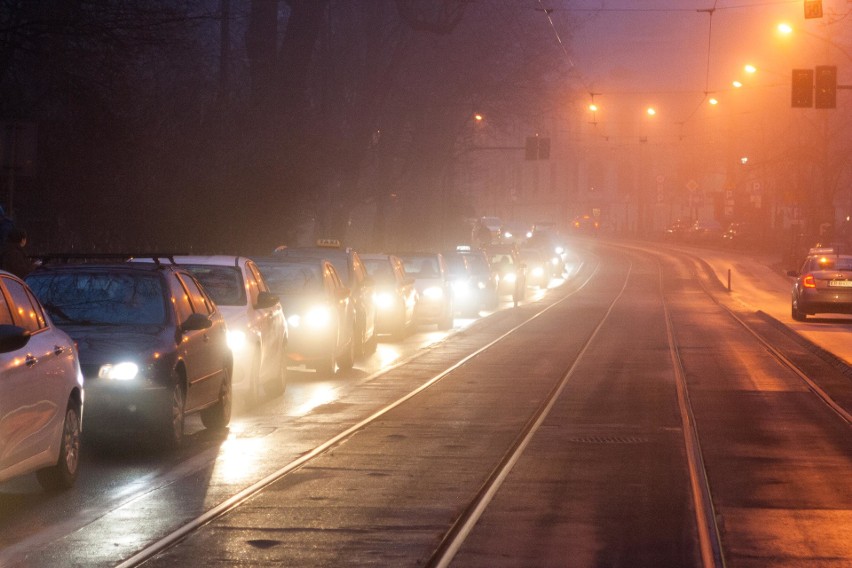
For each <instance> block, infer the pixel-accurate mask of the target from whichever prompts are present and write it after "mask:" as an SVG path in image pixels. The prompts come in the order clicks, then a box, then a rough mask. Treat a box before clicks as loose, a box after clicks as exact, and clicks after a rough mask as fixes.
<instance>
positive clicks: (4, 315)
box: [0, 276, 74, 469]
mask: <svg viewBox="0 0 852 568" xmlns="http://www.w3.org/2000/svg"><path fill="white" fill-rule="evenodd" d="M0 283H2V294H0V296H1V297H2V299H0V324H6V325H9V324H12V325H17V326H20V327H22V328H24V329H25V330H27V331H28V332H30V334H31V335H30V340H29V341H28V342H27V344H26V345H25V346H24V347H23V348H21V349H18V350H16V351H12V352H9V353H3V354H2V355H0V468H2V469H5V468H6V467H9V466H10V465H12V464H15V463H19V462H21V461H23V460H26V459H29V458H32V457H33V456H36V455H37V454H39V453H41V452H44V451H46V450H47V449H48V448H49V447H50V445H51V443H52V442H54V441H55V440H56V438H57V435H58V429H59V428H61V427H62V423H63V422H64V419H65V407H66V405H67V403H68V401H67V399H66V397H67V393H66V390H67V388H66V385H67V384H68V376H67V374H68V373H70V372H74V369H73V363H71V364H69V363H68V357H73V351H72V346H71V340H70V339H69V338H68V336H67V335H65V334H64V333H61V332H58V331H57V330H56V329H55V328H52V327H50V326H49V325H48V323H47V321H46V319H45V315H44V311H43V310H42V308H41V305H40V304H39V303H38V301H37V300H36V299H35V297H34V296H33V295H32V293H31V292H29V291H28V290H27V288H26V286H25V285H24V284H23V283H22V282H20V281H19V280H17V279H14V278H10V277H6V276H3V277H2V278H0Z"/></svg>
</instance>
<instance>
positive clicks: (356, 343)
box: [352, 325, 367, 357]
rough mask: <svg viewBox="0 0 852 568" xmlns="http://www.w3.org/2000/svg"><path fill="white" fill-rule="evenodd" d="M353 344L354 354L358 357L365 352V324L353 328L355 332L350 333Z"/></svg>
mask: <svg viewBox="0 0 852 568" xmlns="http://www.w3.org/2000/svg"><path fill="white" fill-rule="evenodd" d="M352 342H353V346H352V349H353V350H354V353H355V356H356V357H360V356H361V355H364V354H366V353H367V326H366V325H362V326H360V327H358V329H356V330H355V333H354V334H353V335H352Z"/></svg>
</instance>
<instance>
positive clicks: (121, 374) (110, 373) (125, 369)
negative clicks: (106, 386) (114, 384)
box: [98, 363, 139, 381]
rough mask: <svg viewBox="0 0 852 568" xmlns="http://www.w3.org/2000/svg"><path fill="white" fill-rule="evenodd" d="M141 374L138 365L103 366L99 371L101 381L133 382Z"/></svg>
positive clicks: (118, 364) (117, 364)
mask: <svg viewBox="0 0 852 568" xmlns="http://www.w3.org/2000/svg"><path fill="white" fill-rule="evenodd" d="M138 374H139V366H138V365H137V364H136V363H116V364H115V365H111V364H107V365H101V368H100V369H98V378H99V379H111V380H114V381H132V380H133V379H135V378H136V375H138Z"/></svg>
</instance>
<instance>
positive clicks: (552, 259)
mask: <svg viewBox="0 0 852 568" xmlns="http://www.w3.org/2000/svg"><path fill="white" fill-rule="evenodd" d="M550 264H552V265H553V266H559V259H558V258H557V257H555V256H554V257H553V258H551V259H550Z"/></svg>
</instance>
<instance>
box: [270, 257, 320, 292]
mask: <svg viewBox="0 0 852 568" xmlns="http://www.w3.org/2000/svg"><path fill="white" fill-rule="evenodd" d="M322 266H323V265H322V264H320V263H319V262H318V263H316V264H313V263H311V264H308V263H278V262H270V263H261V264H258V267H259V268H260V273H261V274H262V275H263V278H264V280H266V283H267V285H268V286H269V289H270V290H271V291H272V292H273V293H274V294H279V295H282V296H288V295H291V294H305V293H314V294H315V293H317V292H320V291H321V290H322V289H323V282H322V272H321V270H322Z"/></svg>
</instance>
